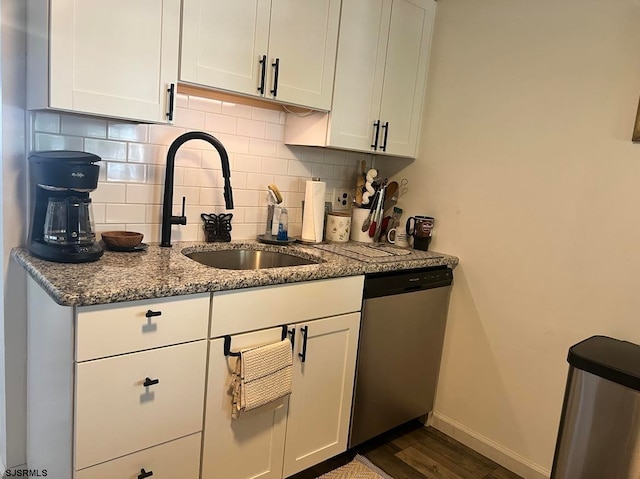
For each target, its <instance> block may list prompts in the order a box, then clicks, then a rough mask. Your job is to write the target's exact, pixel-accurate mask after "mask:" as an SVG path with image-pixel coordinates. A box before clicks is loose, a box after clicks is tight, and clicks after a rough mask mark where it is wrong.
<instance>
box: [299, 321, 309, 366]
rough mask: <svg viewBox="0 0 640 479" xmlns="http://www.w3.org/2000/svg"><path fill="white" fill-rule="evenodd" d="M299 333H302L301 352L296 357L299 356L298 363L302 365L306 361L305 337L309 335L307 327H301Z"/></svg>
mask: <svg viewBox="0 0 640 479" xmlns="http://www.w3.org/2000/svg"><path fill="white" fill-rule="evenodd" d="M300 332H301V333H302V352H301V353H298V356H300V361H301V362H303V363H304V362H305V361H306V360H307V336H308V335H309V326H302V327H301V328H300Z"/></svg>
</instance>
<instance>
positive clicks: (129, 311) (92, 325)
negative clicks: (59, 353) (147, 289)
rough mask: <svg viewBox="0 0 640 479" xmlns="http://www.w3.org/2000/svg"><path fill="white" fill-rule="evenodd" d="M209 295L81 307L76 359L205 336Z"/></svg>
mask: <svg viewBox="0 0 640 479" xmlns="http://www.w3.org/2000/svg"><path fill="white" fill-rule="evenodd" d="M210 297H211V295H210V294H209V293H205V294H197V295H189V296H176V297H173V298H161V299H151V300H143V301H132V302H128V303H121V304H109V305H100V306H88V307H83V308H78V325H77V341H76V344H77V349H76V361H86V360H89V359H95V358H104V357H106V356H113V355H116V354H123V353H129V352H133V351H141V350H143V349H151V348H157V347H160V346H167V345H170V344H178V343H184V342H187V341H195V340H197V339H204V338H206V337H207V327H208V323H209V302H210ZM149 311H150V313H148V312H149ZM158 313H160V314H159V315H158ZM147 314H149V316H147Z"/></svg>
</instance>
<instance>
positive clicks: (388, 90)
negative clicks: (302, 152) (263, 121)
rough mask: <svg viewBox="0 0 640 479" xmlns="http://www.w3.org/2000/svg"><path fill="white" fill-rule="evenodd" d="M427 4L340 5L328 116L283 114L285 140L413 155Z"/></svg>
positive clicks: (427, 39) (396, 0) (354, 0)
mask: <svg viewBox="0 0 640 479" xmlns="http://www.w3.org/2000/svg"><path fill="white" fill-rule="evenodd" d="M435 8H436V3H435V1H434V0H343V3H342V17H341V20H340V42H339V45H338V54H337V60H336V71H335V85H334V96H333V103H332V107H331V113H330V114H328V115H324V116H323V115H321V114H315V115H309V116H306V117H298V116H295V115H292V114H290V115H288V117H287V128H286V132H285V142H286V143H288V144H301V145H314V146H329V147H335V148H344V149H348V150H356V151H364V152H370V153H376V154H381V155H392V156H407V157H415V155H416V149H417V143H418V135H419V131H420V119H421V114H422V105H423V99H424V98H423V97H424V90H425V85H426V76H427V65H428V60H429V51H430V46H431V33H432V29H433V20H434V17H435Z"/></svg>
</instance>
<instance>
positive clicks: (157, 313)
mask: <svg viewBox="0 0 640 479" xmlns="http://www.w3.org/2000/svg"><path fill="white" fill-rule="evenodd" d="M145 316H146V317H147V318H153V317H154V316H162V311H151V310H150V309H148V310H147V314H145Z"/></svg>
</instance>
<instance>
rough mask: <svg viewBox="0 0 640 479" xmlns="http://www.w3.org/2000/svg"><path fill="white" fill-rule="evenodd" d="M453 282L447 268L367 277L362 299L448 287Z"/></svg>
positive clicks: (396, 272) (451, 273)
mask: <svg viewBox="0 0 640 479" xmlns="http://www.w3.org/2000/svg"><path fill="white" fill-rule="evenodd" d="M452 282H453V271H452V270H451V268H449V267H447V266H439V267H434V268H422V269H412V270H403V271H394V272H386V273H375V274H371V275H367V276H366V278H365V281H364V297H365V299H366V298H377V297H380V296H391V295H394V294H402V293H410V292H411V291H422V290H425V289H431V288H440V287H443V286H448V285H450V284H451V283H452Z"/></svg>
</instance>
